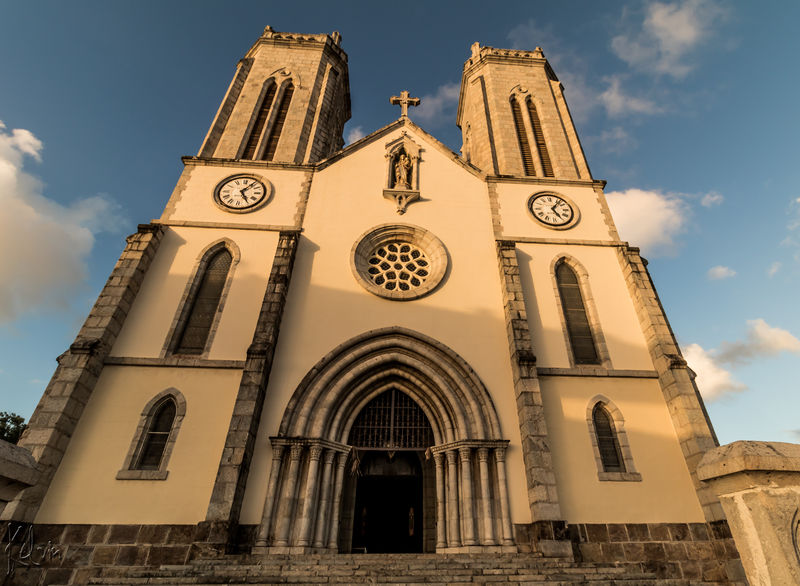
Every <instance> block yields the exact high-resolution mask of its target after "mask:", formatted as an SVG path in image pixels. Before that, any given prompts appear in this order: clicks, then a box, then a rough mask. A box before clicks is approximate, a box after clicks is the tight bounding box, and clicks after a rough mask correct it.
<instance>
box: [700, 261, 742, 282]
mask: <svg viewBox="0 0 800 586" xmlns="http://www.w3.org/2000/svg"><path fill="white" fill-rule="evenodd" d="M707 275H708V278H709V279H711V280H712V281H719V280H721V279H730V278H731V277H735V276H736V271H734V270H733V269H731V268H729V267H723V266H722V265H717V266H715V267H711V268H710V269H708V273H707Z"/></svg>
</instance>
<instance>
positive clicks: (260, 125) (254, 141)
mask: <svg viewBox="0 0 800 586" xmlns="http://www.w3.org/2000/svg"><path fill="white" fill-rule="evenodd" d="M267 83H268V84H269V85H268V87H267V91H266V92H264V97H263V98H262V99H261V105H260V106H259V109H258V115H257V116H256V119H255V121H254V122H253V128H252V129H251V130H250V137H249V138H248V139H247V144H246V146H245V148H244V152H243V153H242V158H243V159H255V158H256V148H257V147H258V143H259V141H260V140H261V135H262V134H264V127H265V126H266V124H267V118H268V117H269V111H270V108H271V107H272V101H273V100H274V99H275V90H276V89H277V86H276V85H275V82H274V81H272V80H270V81H269V82H267Z"/></svg>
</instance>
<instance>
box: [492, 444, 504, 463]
mask: <svg viewBox="0 0 800 586" xmlns="http://www.w3.org/2000/svg"><path fill="white" fill-rule="evenodd" d="M494 459H495V460H497V461H498V462H505V460H506V449H505V447H502V448H495V449H494Z"/></svg>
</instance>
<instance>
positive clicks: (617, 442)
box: [586, 395, 642, 482]
mask: <svg viewBox="0 0 800 586" xmlns="http://www.w3.org/2000/svg"><path fill="white" fill-rule="evenodd" d="M586 423H587V424H588V425H589V435H590V437H591V442H592V451H593V452H594V460H595V464H596V465H597V478H598V480H600V481H612V482H619V481H623V482H640V481H641V480H642V475H641V474H639V472H637V471H636V464H635V463H634V461H633V452H632V451H631V446H630V443H629V442H628V434H627V433H626V432H625V419H624V418H623V417H622V412H621V411H620V410H619V409H618V408H617V406H616V405H614V403H612V402H611V401H610V400H609V399H608V397H604V396H603V395H597V396H595V397H593V398H592V399H591V400H590V401H589V404H588V405H587V406H586Z"/></svg>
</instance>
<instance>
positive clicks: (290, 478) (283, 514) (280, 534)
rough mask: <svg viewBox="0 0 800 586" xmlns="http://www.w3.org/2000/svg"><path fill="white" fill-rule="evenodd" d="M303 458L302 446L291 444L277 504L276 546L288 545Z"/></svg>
mask: <svg viewBox="0 0 800 586" xmlns="http://www.w3.org/2000/svg"><path fill="white" fill-rule="evenodd" d="M302 456H303V445H302V444H292V449H291V452H290V454H289V471H288V472H287V474H286V479H285V481H284V483H283V494H282V495H281V500H280V502H279V503H278V527H277V528H276V529H275V543H274V545H276V546H279V547H280V546H282V547H285V546H287V545H289V534H290V532H291V530H292V517H293V512H294V506H293V505H294V495H295V492H296V491H297V481H298V479H299V477H300V459H301V458H302Z"/></svg>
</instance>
